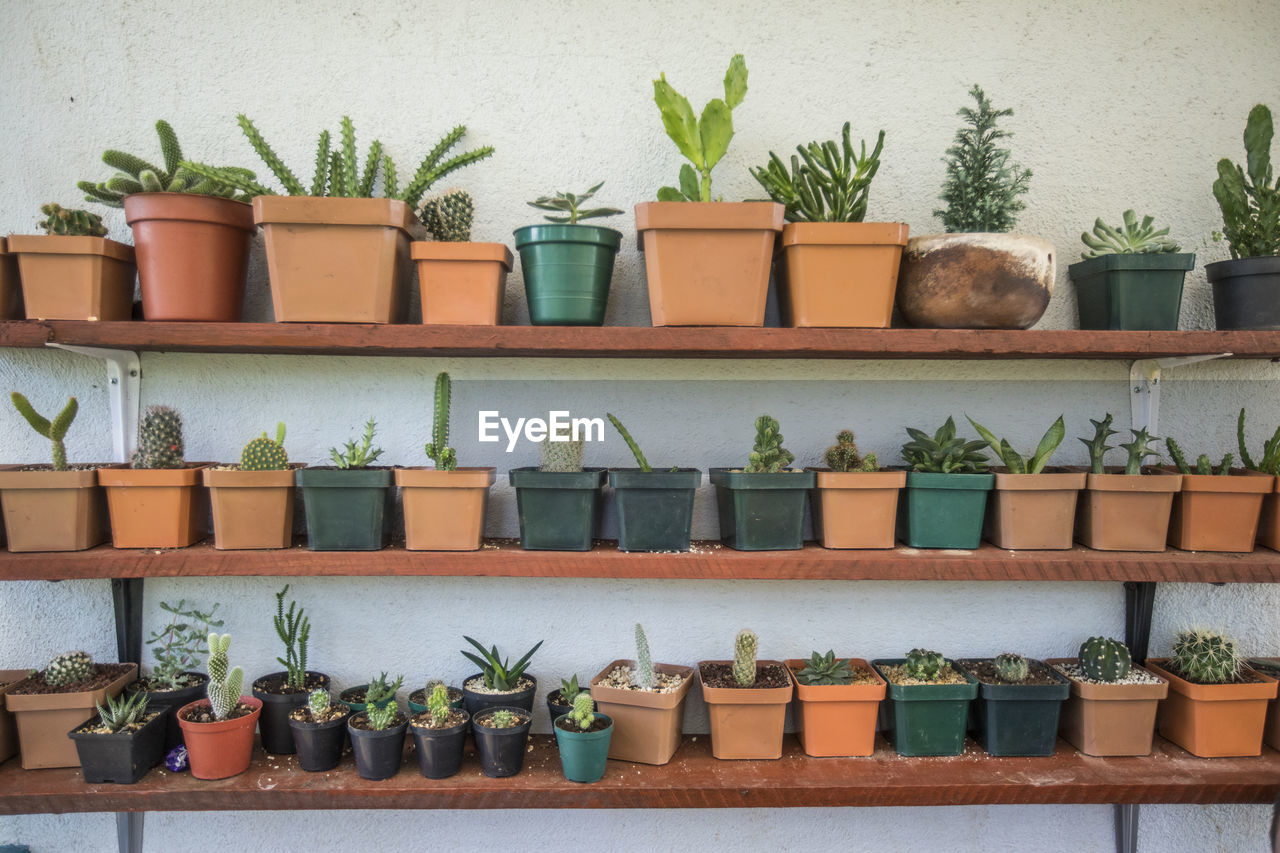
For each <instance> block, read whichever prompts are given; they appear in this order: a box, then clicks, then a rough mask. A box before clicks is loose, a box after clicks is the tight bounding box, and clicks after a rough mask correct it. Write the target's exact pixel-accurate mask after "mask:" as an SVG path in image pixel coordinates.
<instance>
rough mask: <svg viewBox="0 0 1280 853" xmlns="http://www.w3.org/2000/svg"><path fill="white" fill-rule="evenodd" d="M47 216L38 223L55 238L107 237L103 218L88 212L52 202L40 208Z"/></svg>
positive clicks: (37, 224)
mask: <svg viewBox="0 0 1280 853" xmlns="http://www.w3.org/2000/svg"><path fill="white" fill-rule="evenodd" d="M40 212H41V213H43V214H44V215H45V218H44V219H41V220H40V221H39V222H37V223H36V227H37V228H43V229H44V231H45V233H46V234H50V235H52V236H55V237H105V236H107V229H106V227H105V226H103V224H102V217H101V216H98V214H96V213H90V212H89V211H87V210H68V209H66V208H64V207H62V206H61V205H58V204H54V203H53V202H50V203H49V204H44V205H41V206H40Z"/></svg>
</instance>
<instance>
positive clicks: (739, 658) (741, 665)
mask: <svg viewBox="0 0 1280 853" xmlns="http://www.w3.org/2000/svg"><path fill="white" fill-rule="evenodd" d="M758 645H759V639H758V638H757V637H756V635H755V632H754V631H751V630H748V629H746V628H743V629H742V630H741V631H739V632H738V636H737V637H736V638H735V639H734V641H733V680H734V682H736V683H737V685H738V686H739V687H750V686H752V685H753V684H755V683H756V649H757V646H758Z"/></svg>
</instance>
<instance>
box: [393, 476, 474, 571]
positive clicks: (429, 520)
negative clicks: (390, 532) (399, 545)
mask: <svg viewBox="0 0 1280 853" xmlns="http://www.w3.org/2000/svg"><path fill="white" fill-rule="evenodd" d="M493 480H494V469H493V468H457V469H455V470H453V471H438V470H436V469H434V468H397V469H396V485H397V486H399V487H400V497H401V500H402V502H403V504H404V538H405V543H404V547H405V548H406V549H408V550H410V551H476V550H478V549H479V548H480V545H481V543H482V542H483V541H484V515H485V507H486V506H487V505H488V503H489V487H490V486H492V485H493Z"/></svg>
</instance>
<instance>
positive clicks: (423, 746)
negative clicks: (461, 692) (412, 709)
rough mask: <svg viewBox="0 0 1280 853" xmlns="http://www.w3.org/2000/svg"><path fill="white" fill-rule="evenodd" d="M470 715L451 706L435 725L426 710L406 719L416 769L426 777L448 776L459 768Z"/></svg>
mask: <svg viewBox="0 0 1280 853" xmlns="http://www.w3.org/2000/svg"><path fill="white" fill-rule="evenodd" d="M470 721H471V715H470V714H468V713H467V712H466V711H461V710H458V709H454V710H452V711H450V713H449V717H448V718H447V719H446V720H445V721H444V724H443V725H440V726H436V725H434V723H433V722H432V720H431V715H430V714H427V713H420V714H415V715H414V716H413V717H412V718H411V719H410V720H409V731H411V732H413V743H414V749H415V750H416V751H417V753H418V771H419V772H420V773H422V775H423V776H425V777H426V778H428V779H448V778H449V777H450V776H453V775H455V774H456V773H457V772H458V770H459V769H461V767H462V748H463V746H464V745H465V744H466V741H467V731H468V729H469V726H468V723H469V722H470Z"/></svg>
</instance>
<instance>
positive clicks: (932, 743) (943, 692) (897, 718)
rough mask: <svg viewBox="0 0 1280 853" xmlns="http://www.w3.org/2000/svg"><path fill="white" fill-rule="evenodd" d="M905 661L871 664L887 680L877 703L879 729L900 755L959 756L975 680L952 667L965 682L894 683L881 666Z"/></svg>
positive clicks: (976, 692)
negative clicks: (881, 698) (886, 686)
mask: <svg viewBox="0 0 1280 853" xmlns="http://www.w3.org/2000/svg"><path fill="white" fill-rule="evenodd" d="M904 663H906V660H905V659H904V658H892V659H882V660H873V661H872V662H871V665H872V666H873V667H875V670H876V672H878V673H880V675H881V677H883V678H884V680H885V681H886V682H888V684H889V687H888V690H887V691H886V692H885V701H883V702H881V703H880V728H881V729H883V730H884V731H886V732H887V733H888V735H889V739H890V740H892V741H893V748H894V749H895V750H897V752H898V754H899V755H959V754H960V753H962V752H964V731H965V722H966V720H967V719H968V717H969V703H970V702H972V701H973V699H974V698H975V697H976V696H977V695H978V681H977V679H975V678H974V677H973V676H972V675H970V674H969V673H967V672H964V671H963V670H961V669H959V668H957V667H953V668H954V669H956V671H957V672H959V673H960V674H961V675H963V676H964V678H965V683H964V684H894V683H893V682H892V681H889V677H888V676H887V675H885V672H884V669H883V667H885V666H893V665H901V664H904Z"/></svg>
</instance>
